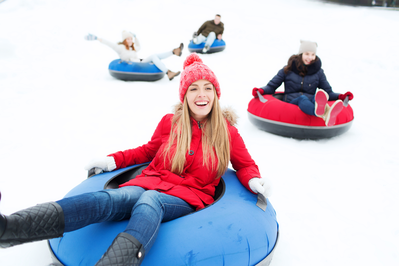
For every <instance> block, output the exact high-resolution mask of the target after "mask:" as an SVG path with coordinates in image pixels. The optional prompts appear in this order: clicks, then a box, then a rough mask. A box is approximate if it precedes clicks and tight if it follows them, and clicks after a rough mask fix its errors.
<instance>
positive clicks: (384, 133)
mask: <svg viewBox="0 0 399 266" xmlns="http://www.w3.org/2000/svg"><path fill="white" fill-rule="evenodd" d="M217 13H220V14H221V15H222V21H223V22H224V23H225V28H226V30H225V34H224V40H225V41H226V44H227V48H226V50H225V51H223V52H221V53H216V54H211V55H201V58H202V59H203V61H204V63H205V64H207V65H208V66H210V67H211V69H212V70H213V71H214V72H215V73H216V75H217V77H218V79H219V82H220V84H221V88H222V96H221V102H222V105H223V106H232V107H233V108H234V109H235V110H236V112H237V113H238V114H239V116H240V120H239V125H238V129H239V131H240V133H241V135H242V137H243V139H244V141H245V142H246V145H247V148H248V149H249V151H250V153H251V155H252V156H253V158H254V159H255V161H256V162H257V164H258V165H259V168H260V170H261V173H262V175H264V176H268V177H269V178H270V179H271V180H272V181H273V185H274V191H273V195H272V197H271V198H270V200H271V202H272V204H273V206H274V208H275V209H276V212H277V218H278V221H279V223H280V235H281V238H280V242H279V245H278V246H277V250H276V253H275V256H274V259H273V262H272V265H273V266H287V265H288V266H289V265H294V266H300V265H306V266H310V265H314V266H319V265H323V266H327V265H384V266H388V265H399V221H398V209H399V193H398V191H399V184H398V179H399V178H398V177H399V174H398V170H399V167H398V166H399V155H398V154H399V153H398V148H399V144H398V140H397V136H398V133H397V124H396V123H397V122H398V112H399V108H398V98H399V90H398V89H397V88H398V87H397V86H398V71H399V62H398V59H399V53H398V44H399V42H398V40H399V35H398V28H399V13H398V10H393V9H383V8H371V7H353V6H345V5H336V4H330V3H325V2H321V1H316V0H285V1H276V0H259V1H256V0H246V1H238V0H225V1H221V0H220V1H215V0H209V1H208V0H201V1H186V0H169V1H161V0H156V1H155V0H154V1H128V0H114V1H105V0H97V1H94V0H91V1H78V0H69V1H60V0H58V1H54V0H36V1H29V0H8V1H4V2H2V3H1V4H0V123H1V129H0V162H1V166H0V167H1V173H0V176H1V177H0V190H1V192H2V196H3V199H2V201H1V204H0V208H1V212H2V213H4V214H6V215H8V214H11V213H12V212H15V211H17V210H20V209H21V208H25V207H29V206H32V205H35V204H38V203H42V202H46V201H53V200H58V199H60V198H61V197H63V196H64V195H65V194H66V193H67V192H68V191H69V190H71V189H72V188H73V187H75V186H76V185H77V184H79V183H80V182H81V181H83V180H84V179H85V178H86V174H87V173H86V171H85V170H84V169H83V166H84V165H85V164H86V163H87V162H88V161H89V160H90V159H91V158H93V157H96V156H102V155H107V154H109V153H112V152H115V151H118V150H124V149H128V148H133V147H137V146H139V145H142V144H144V143H147V141H148V140H149V139H150V137H151V136H152V133H153V131H154V129H155V127H156V125H157V124H158V122H159V120H160V119H161V117H162V116H163V115H164V114H165V113H167V112H170V111H171V110H172V106H173V105H174V104H175V103H177V102H178V87H179V79H178V78H177V79H174V80H173V81H169V80H168V79H167V78H166V77H165V78H163V79H162V80H160V81H156V82H123V81H120V80H116V79H114V78H112V77H111V76H110V75H109V73H108V64H109V62H111V61H112V60H113V59H116V58H117V55H116V53H115V52H114V51H112V50H111V49H110V48H108V47H106V46H105V45H103V44H101V43H99V42H97V41H92V42H89V41H85V40H84V39H83V36H84V35H86V34H87V33H92V34H95V35H98V36H99V37H102V38H106V39H108V40H110V41H114V42H118V41H120V38H121V32H122V30H129V31H133V32H134V33H136V34H137V36H138V37H139V38H140V41H141V44H142V47H143V48H142V50H141V51H140V52H139V54H140V56H141V57H146V56H149V55H151V54H153V53H157V52H164V51H167V50H171V49H173V48H175V47H177V46H178V45H179V44H180V42H184V44H185V46H186V47H187V45H188V42H189V40H190V38H191V35H192V33H193V32H194V31H195V30H197V29H198V28H199V26H200V25H201V23H203V22H204V21H205V20H208V19H212V18H213V17H214V15H215V14H217ZM300 39H304V40H313V41H317V43H318V45H319V49H318V55H319V57H320V58H321V60H322V62H323V69H324V71H325V73H326V75H327V79H328V81H329V82H330V84H331V85H332V87H333V90H334V91H336V92H342V93H344V92H346V91H348V90H349V91H352V92H353V93H354V96H355V97H354V100H353V101H352V102H351V106H352V108H353V109H354V113H355V120H354V123H353V126H352V128H351V129H350V130H349V131H348V132H347V133H345V134H343V135H341V136H338V137H335V138H332V139H328V140H320V141H308V140H304V141H299V140H294V139H289V138H283V137H280V136H275V135H271V134H269V133H266V132H263V131H260V130H258V129H257V128H256V127H255V126H254V125H252V124H251V123H250V122H249V120H248V118H247V105H248V102H249V101H250V99H251V97H252V95H251V91H252V88H253V87H260V86H263V85H265V84H266V83H267V82H268V81H269V80H270V79H271V78H272V77H273V76H274V75H275V74H276V73H277V71H278V70H279V69H281V68H282V67H283V66H284V65H285V64H286V62H287V60H288V58H289V56H291V55H292V54H295V53H296V52H297V51H298V47H299V40H300ZM188 54H189V52H188V50H187V48H185V50H184V52H183V55H182V58H179V57H176V56H173V57H170V58H168V59H165V60H164V62H165V64H166V65H167V67H168V68H170V69H171V70H173V71H176V70H182V66H183V61H184V58H185V57H186V56H187V55H188ZM46 245H47V244H46V242H45V241H41V242H37V243H32V244H26V245H21V246H17V247H14V248H10V249H3V250H0V265H2V266H11V265H13V266H14V265H48V264H49V263H50V262H51V259H50V253H49V251H48V248H47V246H46Z"/></svg>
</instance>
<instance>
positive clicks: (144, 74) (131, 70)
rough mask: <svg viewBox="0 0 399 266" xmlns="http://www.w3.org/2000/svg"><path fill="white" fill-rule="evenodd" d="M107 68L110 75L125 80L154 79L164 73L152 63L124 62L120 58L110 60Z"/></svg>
mask: <svg viewBox="0 0 399 266" xmlns="http://www.w3.org/2000/svg"><path fill="white" fill-rule="evenodd" d="M108 69H109V73H110V74H111V76H113V77H114V78H117V79H121V80H125V81H155V80H159V79H161V78H163V76H164V75H165V73H164V72H162V71H161V70H160V69H159V68H157V67H156V66H155V65H154V64H153V63H139V62H125V61H122V60H120V59H116V60H114V61H112V62H111V63H110V64H109V66H108Z"/></svg>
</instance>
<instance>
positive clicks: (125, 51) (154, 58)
mask: <svg viewBox="0 0 399 266" xmlns="http://www.w3.org/2000/svg"><path fill="white" fill-rule="evenodd" d="M85 39H86V40H88V41H94V40H98V41H100V42H101V43H103V44H105V45H107V46H109V47H111V48H112V49H114V50H115V52H117V53H118V55H119V57H120V58H121V60H122V61H126V62H129V61H131V62H143V63H148V62H152V63H154V65H156V66H157V67H158V68H159V69H160V70H161V71H162V72H164V73H165V74H166V75H167V76H168V78H169V80H172V79H173V78H174V77H176V76H178V75H179V74H180V71H178V72H173V71H170V70H169V69H167V68H166V66H165V64H164V63H163V62H162V61H161V60H162V59H165V58H167V57H169V56H171V55H177V56H181V54H182V51H183V48H184V45H183V43H181V44H180V46H179V47H177V48H175V49H173V50H171V51H168V52H165V53H160V54H153V55H151V56H149V57H147V58H145V59H139V57H138V55H137V52H138V51H140V49H141V46H140V41H139V39H138V38H137V36H136V34H134V33H131V32H128V31H123V32H122V42H120V43H117V44H116V43H113V42H110V41H107V40H105V39H102V38H98V37H97V36H95V35H93V34H88V35H87V36H85Z"/></svg>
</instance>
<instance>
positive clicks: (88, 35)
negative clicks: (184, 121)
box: [85, 33, 97, 41]
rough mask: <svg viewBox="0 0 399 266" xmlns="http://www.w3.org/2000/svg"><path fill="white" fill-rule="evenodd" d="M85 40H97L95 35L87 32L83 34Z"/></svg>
mask: <svg viewBox="0 0 399 266" xmlns="http://www.w3.org/2000/svg"><path fill="white" fill-rule="evenodd" d="M85 40H86V41H95V40H97V36H96V35H93V34H90V33H89V34H87V35H86V36H85Z"/></svg>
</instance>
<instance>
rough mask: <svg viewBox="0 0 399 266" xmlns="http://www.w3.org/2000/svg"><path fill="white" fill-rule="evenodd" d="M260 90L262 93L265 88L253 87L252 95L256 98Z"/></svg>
mask: <svg viewBox="0 0 399 266" xmlns="http://www.w3.org/2000/svg"><path fill="white" fill-rule="evenodd" d="M258 91H259V93H260V94H262V95H263V94H264V93H265V91H264V90H263V89H260V88H256V87H255V88H253V89H252V96H254V97H255V98H258V93H257V92H258Z"/></svg>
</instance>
